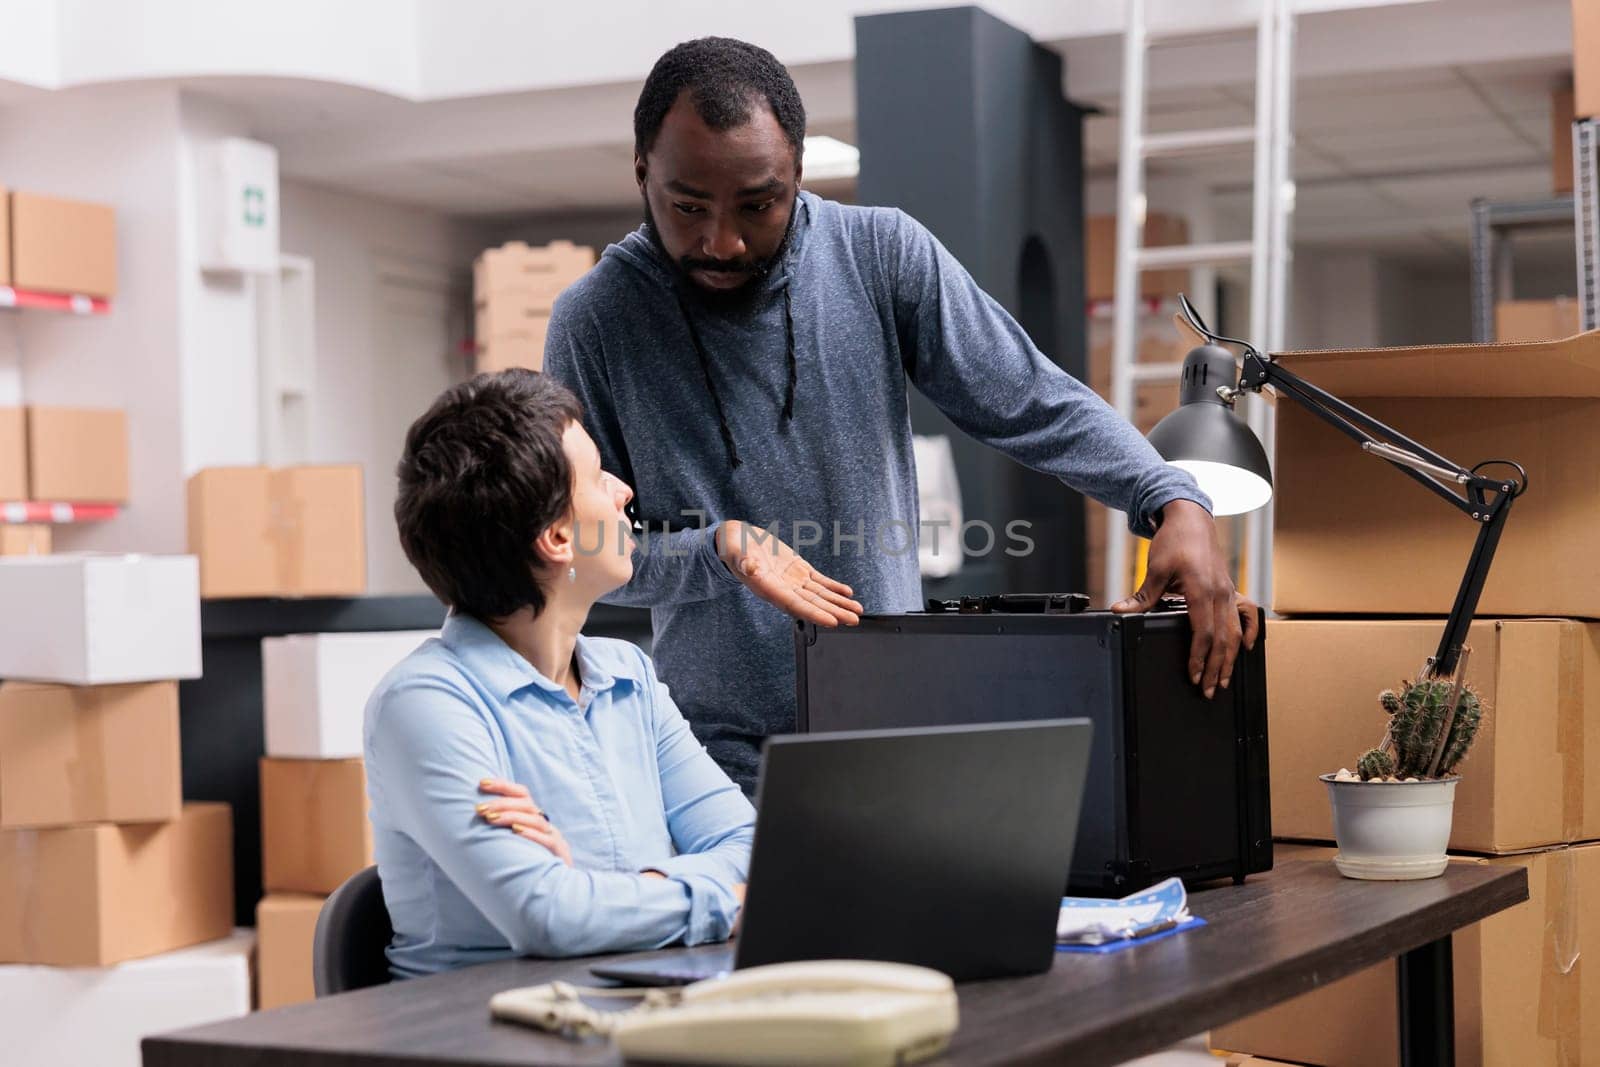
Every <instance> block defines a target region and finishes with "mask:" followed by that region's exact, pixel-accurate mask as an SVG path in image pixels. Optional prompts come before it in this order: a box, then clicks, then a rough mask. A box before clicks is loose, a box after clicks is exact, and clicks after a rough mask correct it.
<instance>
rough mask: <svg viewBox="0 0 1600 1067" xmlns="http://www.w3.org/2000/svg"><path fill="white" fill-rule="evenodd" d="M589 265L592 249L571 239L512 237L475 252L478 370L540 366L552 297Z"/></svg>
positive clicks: (491, 370) (553, 305) (474, 285)
mask: <svg viewBox="0 0 1600 1067" xmlns="http://www.w3.org/2000/svg"><path fill="white" fill-rule="evenodd" d="M594 263H595V258H594V249H592V248H589V247H587V246H584V245H575V244H573V243H572V242H571V241H552V242H550V243H549V244H548V245H545V246H544V247H542V248H533V247H529V246H528V245H526V244H524V243H522V242H521V241H512V242H510V243H509V244H505V245H502V246H501V247H499V248H491V249H488V250H487V251H485V252H483V253H482V254H481V255H479V256H478V259H477V261H476V262H475V263H474V264H473V269H472V288H473V299H474V302H475V303H476V306H477V369H478V372H479V373H485V372H493V371H500V370H505V369H506V368H507V367H526V368H528V369H529V370H543V369H544V339H545V333H546V332H547V330H548V329H549V326H550V312H551V310H552V309H553V308H554V307H555V302H556V297H558V296H560V295H561V292H562V290H564V289H566V287H567V286H569V285H571V284H572V283H573V282H575V281H577V280H578V279H579V278H580V277H582V275H583V273H584V272H585V271H587V270H588V269H589V268H590V267H592V266H594Z"/></svg>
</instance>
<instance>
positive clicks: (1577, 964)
mask: <svg viewBox="0 0 1600 1067" xmlns="http://www.w3.org/2000/svg"><path fill="white" fill-rule="evenodd" d="M1273 771H1274V773H1276V771H1277V768H1273ZM1333 854H1334V850H1333V849H1331V848H1314V849H1312V848H1295V847H1292V846H1291V847H1285V846H1282V845H1280V846H1278V849H1277V854H1276V856H1275V857H1274V862H1275V863H1276V864H1279V865H1281V864H1284V863H1287V862H1290V861H1292V860H1299V859H1315V860H1319V861H1324V862H1326V861H1329V860H1331V858H1332V856H1333ZM1459 862H1463V863H1490V864H1495V865H1509V864H1515V865H1517V866H1522V867H1526V868H1527V869H1528V900H1527V902H1526V903H1523V904H1519V905H1517V906H1516V907H1514V908H1512V909H1510V910H1509V911H1504V912H1501V913H1499V914H1498V915H1493V916H1490V917H1489V918H1487V919H1485V920H1484V921H1483V922H1481V923H1479V924H1478V925H1477V926H1472V927H1468V928H1467V929H1466V930H1463V931H1462V932H1461V933H1458V934H1456V935H1455V938H1454V952H1453V955H1454V961H1455V993H1456V997H1455V1017H1456V1063H1457V1064H1460V1065H1461V1067H1503V1065H1513V1064H1514V1065H1517V1067H1521V1065H1523V1064H1529V1065H1532V1064H1576V1063H1579V1062H1581V1060H1582V1059H1583V1058H1586V1057H1583V1052H1585V1051H1590V1050H1593V1049H1597V1048H1600V989H1597V987H1596V980H1595V979H1590V980H1589V981H1588V982H1587V983H1585V981H1584V977H1583V966H1582V961H1581V959H1580V954H1581V951H1582V949H1584V948H1585V947H1587V941H1586V940H1585V935H1586V934H1590V935H1592V932H1593V931H1594V930H1596V929H1600V845H1582V846H1575V847H1570V848H1561V849H1555V850H1552V851H1548V852H1534V853H1528V854H1524V855H1520V856H1500V857H1496V858H1494V859H1463V860H1460V861H1459ZM1370 884H1371V887H1372V891H1373V892H1375V893H1377V892H1382V891H1383V888H1384V886H1383V884H1382V883H1378V882H1373V883H1370ZM1307 921H1314V917H1313V916H1307ZM1591 970H1593V968H1591ZM1395 998H1396V993H1395V964H1394V961H1392V960H1391V961H1388V962H1386V963H1382V964H1379V965H1378V966H1376V967H1372V968H1369V969H1367V970H1365V971H1361V972H1360V973H1358V974H1354V975H1351V976H1350V977H1348V978H1345V979H1342V980H1341V981H1338V982H1335V983H1333V984H1332V985H1329V986H1325V987H1324V988H1322V989H1318V990H1315V991H1313V992H1311V993H1307V994H1305V995H1304V996H1300V997H1296V998H1295V999H1293V1000H1290V1001H1287V1002H1285V1003H1283V1004H1280V1005H1278V1006H1277V1007H1274V1008H1269V1009H1268V1010H1266V1011H1264V1012H1261V1013H1260V1014H1258V1015H1252V1016H1250V1017H1249V1018H1246V1019H1241V1020H1239V1021H1238V1022H1234V1023H1229V1024H1227V1025H1226V1026H1221V1027H1218V1028H1216V1029H1215V1030H1213V1031H1212V1032H1211V1044H1212V1046H1213V1047H1215V1048H1224V1049H1230V1050H1236V1051H1240V1052H1249V1053H1254V1054H1257V1055H1261V1056H1272V1057H1275V1058H1278V1059H1284V1060H1290V1061H1293V1062H1295V1063H1306V1064H1319V1065H1324V1067H1345V1065H1347V1064H1360V1065H1362V1067H1392V1065H1394V1064H1397V1063H1398V1061H1399V1041H1400V1038H1399V1021H1398V1010H1397V1004H1396V999H1395Z"/></svg>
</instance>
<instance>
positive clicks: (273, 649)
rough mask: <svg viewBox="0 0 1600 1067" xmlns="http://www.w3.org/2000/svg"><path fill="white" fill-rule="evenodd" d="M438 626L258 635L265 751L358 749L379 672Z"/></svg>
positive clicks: (345, 754) (331, 753)
mask: <svg viewBox="0 0 1600 1067" xmlns="http://www.w3.org/2000/svg"><path fill="white" fill-rule="evenodd" d="M438 636H439V632H438V631H437V630H400V631H395V632H392V633H345V634H290V635H289V636H287V637H268V638H264V639H263V640H262V642H261V689H262V696H263V701H262V704H263V709H264V714H263V719H264V721H265V725H266V740H267V748H266V751H267V755H269V756H277V757H282V758H286V759H353V758H357V757H359V756H360V755H361V752H362V746H361V727H362V721H363V717H364V714H365V711H366V706H367V698H368V697H370V696H372V691H373V690H374V689H376V688H377V686H378V683H379V682H380V681H382V680H383V676H384V675H386V674H388V673H389V671H390V670H392V669H393V668H394V666H395V664H397V663H399V662H400V661H401V660H402V659H404V658H405V657H406V656H407V655H409V654H410V653H411V652H412V651H414V650H415V649H416V648H417V646H418V645H420V644H422V642H424V641H426V640H427V639H428V638H430V637H438Z"/></svg>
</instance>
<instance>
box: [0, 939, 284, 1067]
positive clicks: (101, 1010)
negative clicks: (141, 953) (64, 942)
mask: <svg viewBox="0 0 1600 1067" xmlns="http://www.w3.org/2000/svg"><path fill="white" fill-rule="evenodd" d="M254 946H255V932H254V931H252V930H245V929H239V930H235V931H234V933H233V936H232V937H228V938H225V939H223V940H221V941H212V942H209V943H208V944H204V945H196V946H194V947H193V948H185V949H179V950H178V951H176V952H168V953H165V954H164V955H160V956H149V957H146V958H145V959H142V960H130V961H128V962H127V963H119V964H117V965H116V966H114V967H38V966H32V965H26V964H12V965H8V966H0V1035H4V1037H3V1039H0V1040H3V1042H4V1048H3V1050H0V1062H5V1063H8V1064H13V1063H14V1064H17V1065H19V1067H23V1065H27V1067H32V1065H34V1064H38V1065H40V1067H43V1065H44V1064H49V1065H50V1067H139V1063H140V1055H139V1042H140V1040H141V1039H143V1038H145V1037H148V1036H150V1035H151V1034H160V1033H166V1032H168V1031H171V1030H182V1029H186V1028H188V1027H190V1026H200V1025H203V1024H205V1023H214V1022H220V1021H222V1020H223V1019H233V1018H237V1017H238V1016H241V1015H246V1014H248V1013H249V1011H250V953H251V950H252V948H253V947H254Z"/></svg>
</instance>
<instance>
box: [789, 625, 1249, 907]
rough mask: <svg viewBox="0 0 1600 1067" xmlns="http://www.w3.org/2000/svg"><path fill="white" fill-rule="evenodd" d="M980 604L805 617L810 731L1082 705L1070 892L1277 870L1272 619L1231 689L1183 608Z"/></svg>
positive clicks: (1041, 715) (1073, 711) (798, 638)
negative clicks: (818, 622) (1140, 610)
mask: <svg viewBox="0 0 1600 1067" xmlns="http://www.w3.org/2000/svg"><path fill="white" fill-rule="evenodd" d="M1033 599H1042V598H1033ZM968 604H969V602H966V601H964V602H962V606H961V610H960V612H959V613H951V612H950V611H944V612H938V613H912V614H905V615H877V616H867V617H866V618H863V619H862V620H861V625H860V626H855V627H840V628H837V629H822V628H818V627H817V626H814V625H812V624H810V623H798V624H797V628H796V631H795V653H796V657H795V658H796V669H797V687H798V702H797V708H798V724H797V725H798V729H799V730H801V731H802V732H805V731H825V730H864V729H879V728H888V727H907V726H944V725H952V724H958V723H974V722H1006V721H1017V720H1028V719H1055V718H1071V717H1080V716H1081V717H1084V718H1087V719H1090V720H1091V721H1092V722H1093V723H1094V743H1093V747H1092V749H1091V754H1090V761H1089V776H1088V783H1087V787H1086V790H1085V794H1084V801H1083V815H1082V819H1081V821H1080V825H1079V828H1078V841H1077V848H1076V852H1075V855H1074V858H1073V863H1072V873H1071V876H1070V879H1069V882H1068V887H1069V889H1070V891H1071V892H1074V893H1082V894H1089V895H1122V894H1126V893H1131V892H1135V891H1137V890H1139V889H1142V888H1144V887H1146V886H1149V885H1152V884H1154V883H1155V882H1158V881H1160V880H1161V879H1163V878H1167V877H1169V876H1172V875H1178V876H1180V877H1182V878H1183V879H1184V880H1185V881H1191V882H1198V881H1206V880H1210V879H1216V878H1232V879H1234V880H1235V881H1236V882H1237V881H1242V880H1243V879H1244V877H1245V876H1246V875H1248V874H1253V873H1256V872H1259V871H1266V870H1270V869H1271V868H1272V825H1271V812H1270V798H1269V792H1268V768H1267V691H1266V690H1267V687H1266V628H1265V623H1264V622H1263V626H1262V631H1261V637H1260V638H1259V639H1258V640H1257V642H1256V646H1255V648H1254V649H1253V650H1251V651H1245V650H1243V649H1241V650H1240V653H1239V658H1238V660H1237V661H1236V663H1235V665H1234V673H1233V681H1232V684H1231V685H1230V687H1229V688H1228V689H1225V690H1224V689H1219V690H1218V691H1217V696H1216V698H1215V699H1214V700H1207V699H1205V696H1204V694H1202V693H1201V692H1200V691H1199V690H1198V689H1197V688H1196V687H1195V686H1194V685H1192V684H1190V682H1189V679H1188V656H1189V641H1190V629H1189V620H1188V617H1187V616H1186V615H1185V614H1184V613H1183V612H1182V611H1160V612H1152V613H1150V614H1146V615H1113V614H1111V613H1110V612H1106V611H1081V612H1077V613H1072V614H1066V613H1059V612H1060V611H1061V610H1062V609H1060V608H1052V607H1045V608H1043V609H1042V610H1041V609H1040V608H1039V607H1037V606H1033V605H1028V606H1027V607H1025V608H1024V609H1023V610H1024V611H1025V612H1027V613H1008V612H1006V611H1005V610H1003V605H1002V610H1001V611H999V612H994V611H989V612H984V613H968ZM971 604H972V609H973V611H974V612H979V611H981V610H982V609H981V607H980V606H979V605H978V603H977V602H976V601H972V602H971ZM992 604H993V602H991V606H992ZM930 606H932V607H938V606H940V605H937V604H934V605H930ZM1074 606H1076V605H1074ZM951 607H952V608H953V607H954V605H951ZM1066 610H1071V609H1070V608H1068V609H1066ZM950 803H951V804H960V803H962V798H961V797H959V796H952V797H951V798H950ZM995 817H996V818H1007V817H1009V816H1008V815H1007V814H1006V813H1004V812H996V813H995ZM951 847H952V848H959V847H960V842H951Z"/></svg>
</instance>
